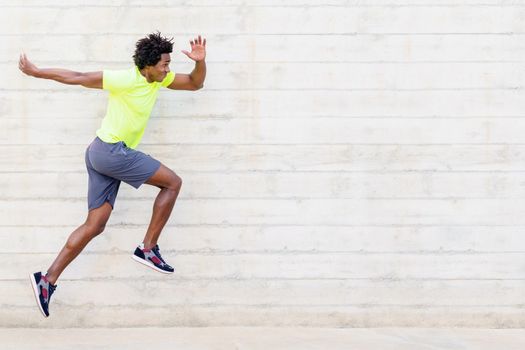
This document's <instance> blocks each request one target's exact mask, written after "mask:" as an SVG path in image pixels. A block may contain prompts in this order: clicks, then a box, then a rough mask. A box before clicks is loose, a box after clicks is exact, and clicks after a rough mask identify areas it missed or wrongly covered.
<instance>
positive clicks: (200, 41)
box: [199, 34, 202, 45]
mask: <svg viewBox="0 0 525 350" xmlns="http://www.w3.org/2000/svg"><path fill="white" fill-rule="evenodd" d="M199 45H202V38H201V36H200V34H199Z"/></svg>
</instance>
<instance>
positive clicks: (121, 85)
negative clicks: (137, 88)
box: [102, 69, 133, 92]
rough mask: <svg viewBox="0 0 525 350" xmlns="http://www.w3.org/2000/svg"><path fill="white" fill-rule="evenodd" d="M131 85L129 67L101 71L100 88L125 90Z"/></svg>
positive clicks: (114, 90) (115, 90) (112, 90)
mask: <svg viewBox="0 0 525 350" xmlns="http://www.w3.org/2000/svg"><path fill="white" fill-rule="evenodd" d="M132 86H133V76H132V74H130V70H129V69H118V70H113V69H105V70H104V71H103V73H102V88H103V89H104V90H109V91H111V92H120V91H125V90H127V89H129V88H131V87H132Z"/></svg>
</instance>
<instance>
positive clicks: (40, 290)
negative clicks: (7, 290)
mask: <svg viewBox="0 0 525 350" xmlns="http://www.w3.org/2000/svg"><path fill="white" fill-rule="evenodd" d="M29 279H30V280H31V286H32V287H33V292H34V293H35V298H36V303H37V305H38V307H39V308H40V311H42V314H43V315H44V317H49V302H50V301H51V296H52V295H53V293H54V292H55V289H56V288H57V286H56V285H52V284H51V283H50V282H49V281H48V280H47V277H46V276H45V275H42V273H41V272H35V273H33V274H31V275H29Z"/></svg>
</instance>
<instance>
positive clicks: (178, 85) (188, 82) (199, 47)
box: [168, 35, 206, 90]
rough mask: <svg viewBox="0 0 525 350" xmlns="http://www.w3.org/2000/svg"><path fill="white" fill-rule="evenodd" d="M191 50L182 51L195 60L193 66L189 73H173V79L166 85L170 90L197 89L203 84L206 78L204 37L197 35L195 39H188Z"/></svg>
mask: <svg viewBox="0 0 525 350" xmlns="http://www.w3.org/2000/svg"><path fill="white" fill-rule="evenodd" d="M190 45H191V52H188V51H185V50H182V52H183V53H184V54H185V55H186V56H188V57H189V58H191V59H192V60H194V61H195V68H194V69H193V71H192V72H191V73H190V74H180V73H176V74H175V79H173V82H172V83H171V84H170V85H168V88H169V89H172V90H199V89H201V88H202V87H203V86H204V79H206V61H205V58H206V39H204V40H203V39H202V38H201V36H200V35H199V37H198V38H195V40H192V41H190Z"/></svg>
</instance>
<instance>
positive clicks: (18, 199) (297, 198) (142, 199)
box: [0, 195, 523, 202]
mask: <svg viewBox="0 0 525 350" xmlns="http://www.w3.org/2000/svg"><path fill="white" fill-rule="evenodd" d="M153 196H154V195H152V196H151V197H128V196H124V195H120V196H119V197H118V199H119V200H125V201H136V202H150V201H152V200H154V198H153ZM512 199H523V196H515V197H342V196H324V197H323V196H316V197H312V196H308V197H306V196H302V197H301V196H288V197H275V196H273V197H270V196H260V197H238V196H237V197H203V196H200V197H186V196H181V197H178V198H177V201H203V200H206V201H216V200H229V201H233V200H236V201H245V200H287V201H315V200H363V201H365V200H366V201H386V200H390V201H462V200H512ZM49 200H52V201H65V202H69V201H74V202H79V201H85V200H86V196H76V197H53V196H50V197H42V196H33V197H0V201H8V202H25V201H34V202H41V201H44V202H45V201H49Z"/></svg>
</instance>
